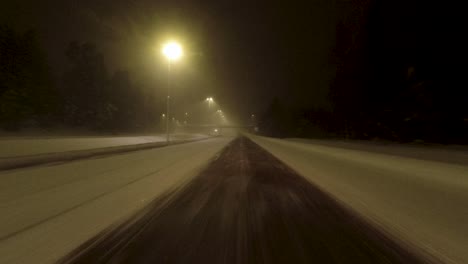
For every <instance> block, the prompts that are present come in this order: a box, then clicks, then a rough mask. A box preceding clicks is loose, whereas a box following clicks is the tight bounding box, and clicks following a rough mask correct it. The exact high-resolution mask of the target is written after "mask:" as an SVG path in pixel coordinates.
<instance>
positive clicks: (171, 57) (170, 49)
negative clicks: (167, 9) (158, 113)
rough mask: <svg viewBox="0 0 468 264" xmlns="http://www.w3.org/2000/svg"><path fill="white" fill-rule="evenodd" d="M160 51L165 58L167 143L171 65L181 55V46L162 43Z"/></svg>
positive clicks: (168, 136) (172, 43)
mask: <svg viewBox="0 0 468 264" xmlns="http://www.w3.org/2000/svg"><path fill="white" fill-rule="evenodd" d="M162 53H163V54H164V56H165V57H166V58H167V99H166V116H167V118H166V142H167V144H169V141H170V135H169V133H170V131H169V117H170V115H169V110H170V91H171V65H172V63H173V62H174V61H176V60H178V59H180V57H182V46H180V44H179V43H177V42H169V43H167V44H166V45H164V47H163V49H162Z"/></svg>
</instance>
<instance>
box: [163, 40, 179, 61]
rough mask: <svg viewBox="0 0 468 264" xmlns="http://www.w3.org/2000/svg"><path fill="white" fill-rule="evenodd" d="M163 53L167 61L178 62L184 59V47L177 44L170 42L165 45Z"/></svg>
mask: <svg viewBox="0 0 468 264" xmlns="http://www.w3.org/2000/svg"><path fill="white" fill-rule="evenodd" d="M162 52H163V54H164V56H166V58H167V59H169V60H171V61H173V60H178V59H179V58H180V57H182V46H181V45H180V44H179V43H177V42H168V43H167V44H165V45H164V47H163V49H162Z"/></svg>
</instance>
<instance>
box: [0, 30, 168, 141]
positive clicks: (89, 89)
mask: <svg viewBox="0 0 468 264" xmlns="http://www.w3.org/2000/svg"><path fill="white" fill-rule="evenodd" d="M65 55H66V59H67V66H66V67H64V69H63V75H62V77H61V78H60V79H59V80H57V81H56V82H53V81H52V77H51V73H50V70H49V67H48V65H47V60H46V56H45V54H44V52H43V51H42V49H41V46H40V44H39V42H38V40H37V37H36V36H35V34H34V32H33V31H28V32H26V33H24V34H20V33H17V32H15V31H14V30H12V29H11V28H8V27H6V26H1V27H0V128H3V129H7V130H19V129H22V128H25V127H31V126H38V125H39V126H41V127H43V128H50V129H53V128H54V127H56V126H65V127H71V128H85V129H91V130H99V131H112V132H117V131H122V132H125V131H142V130H146V129H155V128H157V127H156V126H157V125H158V124H159V122H158V121H159V120H158V117H159V115H158V112H160V110H161V109H160V108H159V106H158V104H157V102H156V101H155V99H156V98H154V95H152V94H145V93H144V91H143V89H142V88H141V87H139V86H138V85H136V84H135V83H134V82H133V81H132V78H131V74H130V73H129V72H128V71H125V70H118V71H116V72H114V73H112V74H111V73H109V72H108V70H107V68H106V65H105V61H104V57H103V55H102V53H100V52H99V50H98V49H97V48H96V46H95V45H93V44H91V43H79V42H72V43H70V44H69V46H68V47H67V48H66V51H65Z"/></svg>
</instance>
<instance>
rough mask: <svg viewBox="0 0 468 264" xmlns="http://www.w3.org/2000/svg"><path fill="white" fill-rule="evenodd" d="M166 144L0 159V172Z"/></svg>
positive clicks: (183, 141)
mask: <svg viewBox="0 0 468 264" xmlns="http://www.w3.org/2000/svg"><path fill="white" fill-rule="evenodd" d="M207 138H209V136H206V137H195V138H191V139H178V140H173V141H171V143H170V144H171V145H174V144H182V143H187V142H193V141H198V140H204V139H207ZM166 145H167V143H166V142H164V141H162V142H161V141H159V142H151V143H143V144H134V145H123V146H114V147H103V148H92V149H84V150H72V151H63V152H56V153H45V154H38V155H30V156H21V157H12V158H0V171H2V170H11V169H17V168H24V167H30V166H35V165H41V164H47V163H54V162H65V161H72V160H78V159H84V158H90V157H95V156H101V155H109V154H119V153H125V152H130V151H137V150H145V149H150V148H157V147H163V146H166Z"/></svg>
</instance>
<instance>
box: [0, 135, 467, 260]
mask: <svg viewBox="0 0 468 264" xmlns="http://www.w3.org/2000/svg"><path fill="white" fill-rule="evenodd" d="M250 138H251V139H252V140H253V141H254V142H255V143H257V144H258V145H260V146H261V147H263V148H264V149H265V150H267V151H268V152H269V153H271V154H273V155H274V156H276V157H277V158H278V159H279V160H281V161H282V162H284V164H286V165H289V167H290V168H292V169H293V170H294V171H293V170H290V169H289V168H288V167H287V166H285V165H284V164H282V163H281V162H280V161H278V160H276V159H275V158H274V157H273V156H271V155H270V154H268V153H267V152H266V151H263V150H262V149H261V148H258V147H257V146H256V145H255V144H253V143H251V142H250V141H244V143H242V141H239V140H237V141H236V142H237V147H235V145H234V147H233V146H232V145H231V147H229V148H226V149H225V150H224V152H223V153H222V154H220V155H217V154H218V153H220V152H221V150H222V149H223V148H224V147H225V146H226V145H227V144H228V143H229V142H230V141H231V140H232V139H231V138H213V139H208V140H205V141H198V142H193V143H188V144H181V145H174V146H168V147H164V148H159V149H152V150H145V151H138V152H133V153H127V154H122V155H115V156H109V157H101V158H96V159H87V160H81V161H76V162H70V163H65V164H58V165H49V166H43V167H34V168H29V169H20V170H12V171H5V172H1V173H0V216H1V217H0V263H26V264H27V263H51V262H54V261H57V260H58V259H61V260H62V261H63V262H76V263H86V260H89V257H91V259H93V261H94V260H96V256H98V255H99V256H100V259H98V260H96V262H99V261H100V260H103V259H104V260H105V259H106V258H107V259H112V260H113V261H116V263H117V262H118V261H119V260H120V261H122V260H132V261H135V262H137V261H144V260H145V259H144V258H143V259H141V258H140V259H135V258H132V256H133V257H135V256H137V257H138V256H146V257H148V259H158V257H161V256H165V259H164V260H165V261H167V263H187V262H190V260H199V261H204V262H203V263H207V262H210V258H212V259H213V260H215V261H216V260H226V261H234V260H236V261H237V262H238V263H246V262H251V263H252V261H253V262H255V260H259V261H262V260H264V261H267V262H270V263H271V262H272V261H273V260H274V259H278V261H279V260H284V261H283V263H286V262H289V261H288V260H292V262H294V263H300V262H307V261H309V260H311V258H313V257H318V258H315V260H317V261H319V263H350V262H351V263H353V262H354V263H381V262H383V263H418V262H420V261H423V262H424V261H430V260H432V259H429V257H430V255H434V256H436V257H437V258H440V259H442V260H443V261H444V262H447V263H468V252H467V251H466V245H468V235H467V234H468V226H467V225H466V223H467V222H468V211H467V210H468V180H467V175H468V167H467V166H465V165H463V164H451V163H443V162H436V161H428V160H418V159H412V158H408V157H401V156H395V155H386V154H378V153H371V152H366V151H360V150H356V149H353V150H351V149H341V148H336V147H330V146H323V145H316V144H310V143H304V142H302V143H301V142H291V141H285V140H277V139H270V138H262V137H254V136H251V137H250ZM245 142H250V143H245ZM233 144H234V143H233ZM214 157H216V158H215V159H214V161H213V162H211V163H210V161H211V160H213V158H214ZM296 172H298V173H300V174H301V175H302V176H303V177H301V176H298V175H297V174H296ZM197 175H198V176H197ZM306 180H307V181H306ZM309 183H312V184H309ZM320 189H321V190H323V191H325V192H326V193H328V194H329V196H330V197H332V198H335V199H336V200H337V201H338V203H337V202H336V201H334V200H333V199H330V198H329V197H328V196H327V195H324V194H323V193H322V192H321V191H320ZM155 198H156V199H155ZM340 204H341V205H340ZM343 206H344V207H345V209H343ZM346 207H347V208H346ZM349 208H351V210H352V211H354V212H357V213H358V215H359V216H355V215H354V214H353V212H351V211H350V210H349ZM361 217H363V218H364V219H365V220H367V221H368V222H371V223H373V224H374V225H376V226H377V227H378V228H380V229H382V230H384V231H385V233H382V232H380V231H377V229H376V228H373V227H370V226H368V225H366V224H365V223H364V222H363V221H362V220H361ZM112 223H114V225H112V226H111V227H109V226H110V225H111V224H112ZM119 223H120V224H119ZM106 227H109V228H108V229H106V230H105V231H103V232H102V233H100V235H99V236H97V237H94V236H95V235H96V234H97V233H99V232H100V231H102V230H104V229H105V228H106ZM142 231H143V232H142ZM155 236H156V237H161V238H163V239H158V238H155ZM93 237H94V238H93ZM233 237H234V238H235V239H233ZM91 238H93V239H91ZM89 239H91V240H89ZM129 239H130V240H129ZM133 239H135V240H133ZM85 241H88V242H87V243H85ZM115 241H118V242H119V243H113V242H115ZM129 241H132V243H130V244H127V242H129ZM395 241H396V242H398V243H395ZM234 242H235V243H234ZM82 243H85V244H82ZM109 243H110V244H111V245H112V246H113V249H112V250H109V248H108V246H109ZM79 245H82V246H81V247H79V248H78V249H76V248H77V247H78V246H79ZM128 245H130V250H127V249H128V247H127V246H128ZM131 245H138V246H136V247H133V248H131ZM405 248H408V249H409V250H406V249H405ZM74 249H75V251H73V253H71V254H70V255H68V256H66V257H64V256H65V255H66V254H67V253H68V252H70V251H72V250H74ZM102 249H103V250H104V251H100V250H102ZM124 249H125V250H124ZM148 249H154V250H156V253H155V252H153V251H151V252H152V253H148ZM418 250H422V251H418ZM96 252H97V254H98V255H96ZM99 252H101V253H102V252H106V253H110V254H111V255H108V254H106V255H104V254H100V253H99ZM157 252H159V253H157ZM233 252H235V254H233ZM425 252H427V253H428V254H427V255H425ZM140 253H141V254H140ZM146 253H148V255H145V254H146ZM282 253H285V256H286V257H287V259H282V258H281V256H283V255H282ZM413 253H414V254H413ZM80 256H81V257H80ZM192 257H193V258H192ZM87 258H88V259H87ZM187 258H188V259H187ZM184 260H185V262H183V261H184ZM244 260H245V261H246V262H243V261H244ZM353 260H357V262H355V261H353ZM80 261H81V262H80ZM239 261H240V262H239ZM143 263H144V262H143Z"/></svg>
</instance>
